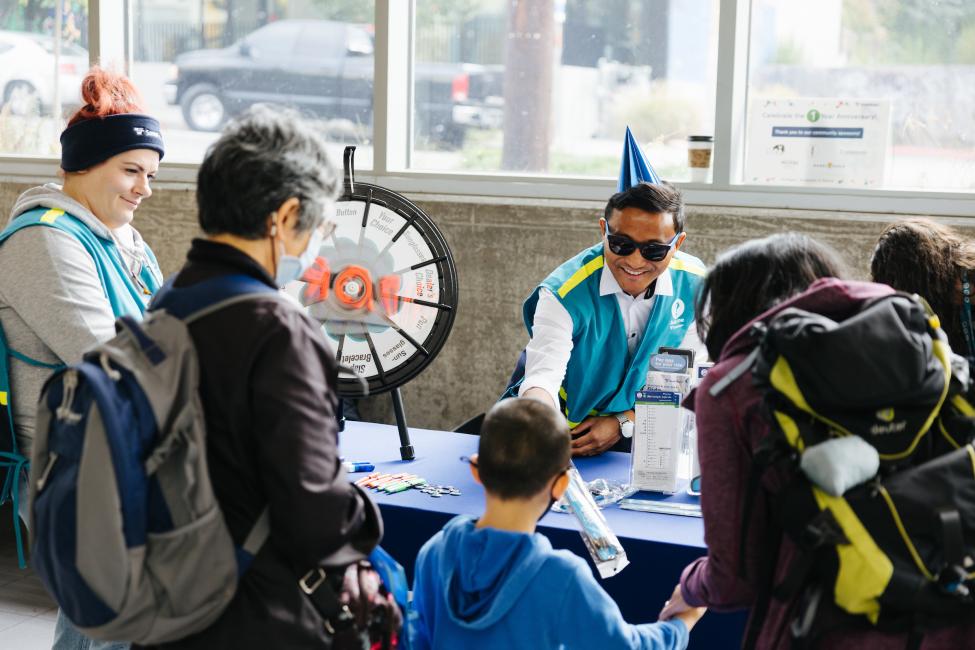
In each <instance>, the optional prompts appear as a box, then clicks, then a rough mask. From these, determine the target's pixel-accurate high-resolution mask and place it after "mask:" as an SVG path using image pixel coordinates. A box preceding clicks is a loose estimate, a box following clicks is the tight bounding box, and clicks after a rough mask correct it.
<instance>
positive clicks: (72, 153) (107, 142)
mask: <svg viewBox="0 0 975 650" xmlns="http://www.w3.org/2000/svg"><path fill="white" fill-rule="evenodd" d="M132 149H152V150H153V151H156V152H158V153H159V159H160V160H162V157H163V154H164V153H165V150H164V149H163V141H162V135H161V134H160V129H159V121H158V120H156V119H155V118H153V117H149V116H148V115H139V114H138V113H121V114H119V115H108V116H106V117H95V118H92V119H89V120H84V121H82V122H78V123H76V124H72V125H71V126H69V127H68V128H66V129H65V130H64V131H62V132H61V169H63V170H64V171H66V172H77V171H81V170H82V169H88V168H89V167H94V166H95V165H97V164H98V163H100V162H102V161H105V160H108V159H109V158H111V157H112V156H115V155H118V154H120V153H122V152H123V151H131V150H132Z"/></svg>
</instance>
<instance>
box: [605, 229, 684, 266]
mask: <svg viewBox="0 0 975 650" xmlns="http://www.w3.org/2000/svg"><path fill="white" fill-rule="evenodd" d="M678 239H680V233H677V234H676V235H674V238H673V239H671V240H670V242H669V243H667V244H664V243H661V242H657V241H648V242H644V243H642V244H638V243H636V242H635V241H633V240H632V239H630V238H629V237H627V236H626V235H617V234H614V233H611V232H610V231H609V225H608V224H607V226H606V241H607V242H608V243H609V250H611V251H613V254H614V255H620V256H621V257H627V256H628V255H632V254H633V251H635V250H636V249H638V248H639V249H640V255H642V256H643V259H645V260H647V261H650V262H659V261H660V260H662V259H663V258H665V257H667V255H668V254H669V253H670V249H672V248H673V247H674V245H675V244H676V243H677V240H678Z"/></svg>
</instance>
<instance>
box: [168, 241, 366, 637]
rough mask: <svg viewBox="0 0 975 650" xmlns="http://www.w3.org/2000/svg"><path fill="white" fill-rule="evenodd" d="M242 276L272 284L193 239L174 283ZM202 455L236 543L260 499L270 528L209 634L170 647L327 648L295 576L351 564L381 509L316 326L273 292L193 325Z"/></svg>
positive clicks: (248, 263)
mask: <svg viewBox="0 0 975 650" xmlns="http://www.w3.org/2000/svg"><path fill="white" fill-rule="evenodd" d="M229 273H244V274H248V275H251V276H254V277H256V278H259V279H261V280H262V281H264V282H265V283H267V284H268V285H270V286H272V287H273V286H274V282H273V280H272V279H271V278H270V276H268V274H267V272H266V271H264V269H263V268H261V267H260V266H259V265H258V264H257V263H256V262H255V261H254V260H253V259H251V258H250V257H249V256H247V255H245V254H244V253H242V252H240V251H238V250H237V249H235V248H233V247H231V246H228V245H225V244H219V243H216V242H211V241H206V240H200V239H197V240H194V241H193V245H192V247H191V249H190V252H189V255H188V259H187V263H186V265H185V266H184V267H183V269H182V270H181V271H180V273H179V275H178V277H177V279H176V286H177V287H184V286H189V285H193V284H195V283H197V282H200V281H203V280H206V279H209V278H212V277H214V276H217V275H222V274H229ZM190 334H191V336H192V337H193V342H194V344H195V346H196V350H197V354H198V356H199V360H200V374H201V377H200V393H201V399H202V402H203V410H204V413H205V418H206V424H207V460H208V461H209V466H210V478H211V481H212V483H213V487H214V491H215V492H216V496H217V501H218V502H219V503H220V507H221V508H222V510H223V514H224V517H225V519H226V521H227V526H228V527H229V529H230V534H231V536H232V537H233V540H234V543H235V544H237V545H242V544H243V541H244V539H245V538H246V536H247V534H248V532H250V529H251V527H252V526H253V525H254V522H255V521H256V520H257V518H258V516H259V515H260V513H261V511H262V510H263V509H264V508H265V507H269V508H270V517H271V536H270V539H269V540H268V542H267V543H265V545H264V547H263V548H262V549H261V551H260V553H258V555H257V557H256V558H255V560H254V563H253V564H252V565H251V567H250V569H248V571H247V572H246V573H245V574H244V576H243V578H242V579H241V582H240V584H239V586H238V588H237V594H236V596H235V597H234V599H233V601H232V602H231V604H230V606H229V608H228V609H227V611H226V612H225V613H224V614H223V615H222V616H221V617H220V619H219V620H218V621H217V622H216V623H215V624H214V625H212V626H211V627H210V628H208V629H207V630H205V631H203V632H202V633H199V634H196V635H194V636H192V637H190V638H188V639H184V640H182V641H179V642H176V643H171V644H166V645H165V646H163V647H165V648H174V649H175V648H207V649H208V650H210V649H213V648H262V649H263V648H324V647H328V645H329V643H328V637H327V635H326V634H325V632H324V626H323V624H322V620H321V618H320V617H319V616H318V615H317V613H315V611H314V610H313V609H312V608H311V607H310V606H309V604H308V603H307V602H306V600H305V597H304V595H303V594H302V593H301V592H300V590H299V588H298V579H299V578H300V577H301V576H302V575H303V574H304V573H305V572H307V571H308V570H309V569H311V568H312V567H315V566H319V565H322V566H335V565H342V564H348V563H349V562H351V561H355V560H358V559H361V558H363V557H365V556H366V555H367V554H368V553H369V552H370V551H371V550H372V549H373V547H374V546H375V545H376V544H378V543H379V539H380V537H381V535H382V523H381V520H380V518H379V511H378V509H377V508H376V506H375V505H374V504H373V503H372V501H370V500H369V498H368V496H366V495H365V493H364V492H362V491H361V490H359V488H357V487H355V486H354V485H352V484H351V483H350V482H349V480H348V477H347V476H346V474H345V472H344V471H343V470H342V467H341V464H340V462H339V451H338V429H337V422H336V419H335V409H336V404H337V397H336V395H335V386H336V383H337V370H336V364H335V359H334V358H333V356H332V354H331V352H330V351H329V350H328V348H327V347H326V344H325V340H324V334H323V333H322V331H321V328H320V326H319V325H318V324H317V323H315V322H314V321H312V320H311V319H310V318H308V317H307V316H305V315H304V314H303V313H302V312H301V311H300V310H298V309H293V308H290V307H289V306H288V305H285V304H281V302H280V301H278V300H275V299H273V298H267V299H260V298H259V299H255V300H250V301H245V302H242V303H238V304H236V305H232V306H229V307H227V308H226V309H224V310H221V311H219V312H216V313H214V314H212V315H209V316H205V317H204V318H202V319H200V320H198V321H196V322H194V323H193V324H192V325H191V326H190Z"/></svg>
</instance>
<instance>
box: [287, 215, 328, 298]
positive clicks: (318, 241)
mask: <svg viewBox="0 0 975 650" xmlns="http://www.w3.org/2000/svg"><path fill="white" fill-rule="evenodd" d="M323 241H325V236H324V234H323V233H322V229H321V228H315V230H313V231H312V233H311V238H310V239H309V240H308V246H306V247H305V252H303V253H302V254H301V255H299V256H297V257H296V256H294V255H287V254H285V255H282V256H281V259H279V260H278V268H277V271H276V273H275V277H274V281H275V282H276V283H277V285H278V286H279V287H282V288H283V287H284V285H286V284H288V283H289V282H293V281H294V280H297V279H298V278H300V277H301V276H302V275H304V273H305V271H307V270H308V269H309V268H311V265H312V264H314V263H315V259H316V258H318V253H319V250H320V249H321V247H322V242H323Z"/></svg>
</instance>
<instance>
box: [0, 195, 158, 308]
mask: <svg viewBox="0 0 975 650" xmlns="http://www.w3.org/2000/svg"><path fill="white" fill-rule="evenodd" d="M33 226H47V227H49V228H55V229H57V230H61V231H62V232H66V233H68V234H70V235H72V236H74V237H75V239H77V240H78V241H80V242H81V245H82V246H84V247H85V250H86V251H88V254H89V255H91V258H92V259H93V260H94V261H95V268H96V270H97V271H98V279H99V281H100V282H101V285H102V289H103V290H104V291H105V297H106V298H107V299H108V302H109V303H110V304H111V305H112V312H113V313H114V314H115V317H116V318H119V317H121V316H138V317H141V316H142V314H143V313H144V312H145V310H146V306H145V303H144V302H143V301H144V300H145V299H147V298H149V297H150V296H152V294H154V293H155V292H156V291H157V290H158V289H159V287H160V286H161V283H160V282H159V263H158V262H157V261H156V256H155V255H153V253H152V251H151V250H150V249H149V247H148V246H146V254H147V256H148V257H149V260H150V262H151V263H152V267H153V268H152V269H150V268H149V267H145V268H143V269H142V272H141V273H140V275H139V280H140V281H141V283H142V285H143V286H141V287H139V286H137V285H136V283H135V281H134V280H133V279H132V278H131V276H130V275H129V271H128V269H127V268H126V266H125V263H124V261H123V260H122V253H121V252H119V250H118V247H117V246H116V245H115V241H114V240H112V239H111V238H107V239H106V238H102V237H99V236H98V235H96V234H95V233H93V232H92V231H91V229H90V228H88V226H86V225H85V224H84V222H82V221H81V220H79V219H76V218H75V217H73V216H72V215H70V214H68V213H66V212H65V211H64V210H59V209H48V208H35V209H33V210H29V211H27V212H25V213H23V214H21V215H19V216H18V217H17V218H16V219H14V220H13V221H12V222H11V223H10V224H9V225H8V226H7V227H6V228H5V229H4V230H3V232H0V244H3V243H4V242H5V241H6V240H7V239H8V238H9V237H10V236H11V235H13V234H14V233H16V232H19V231H20V230H23V229H24V228H30V227H33ZM153 270H155V273H153Z"/></svg>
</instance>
